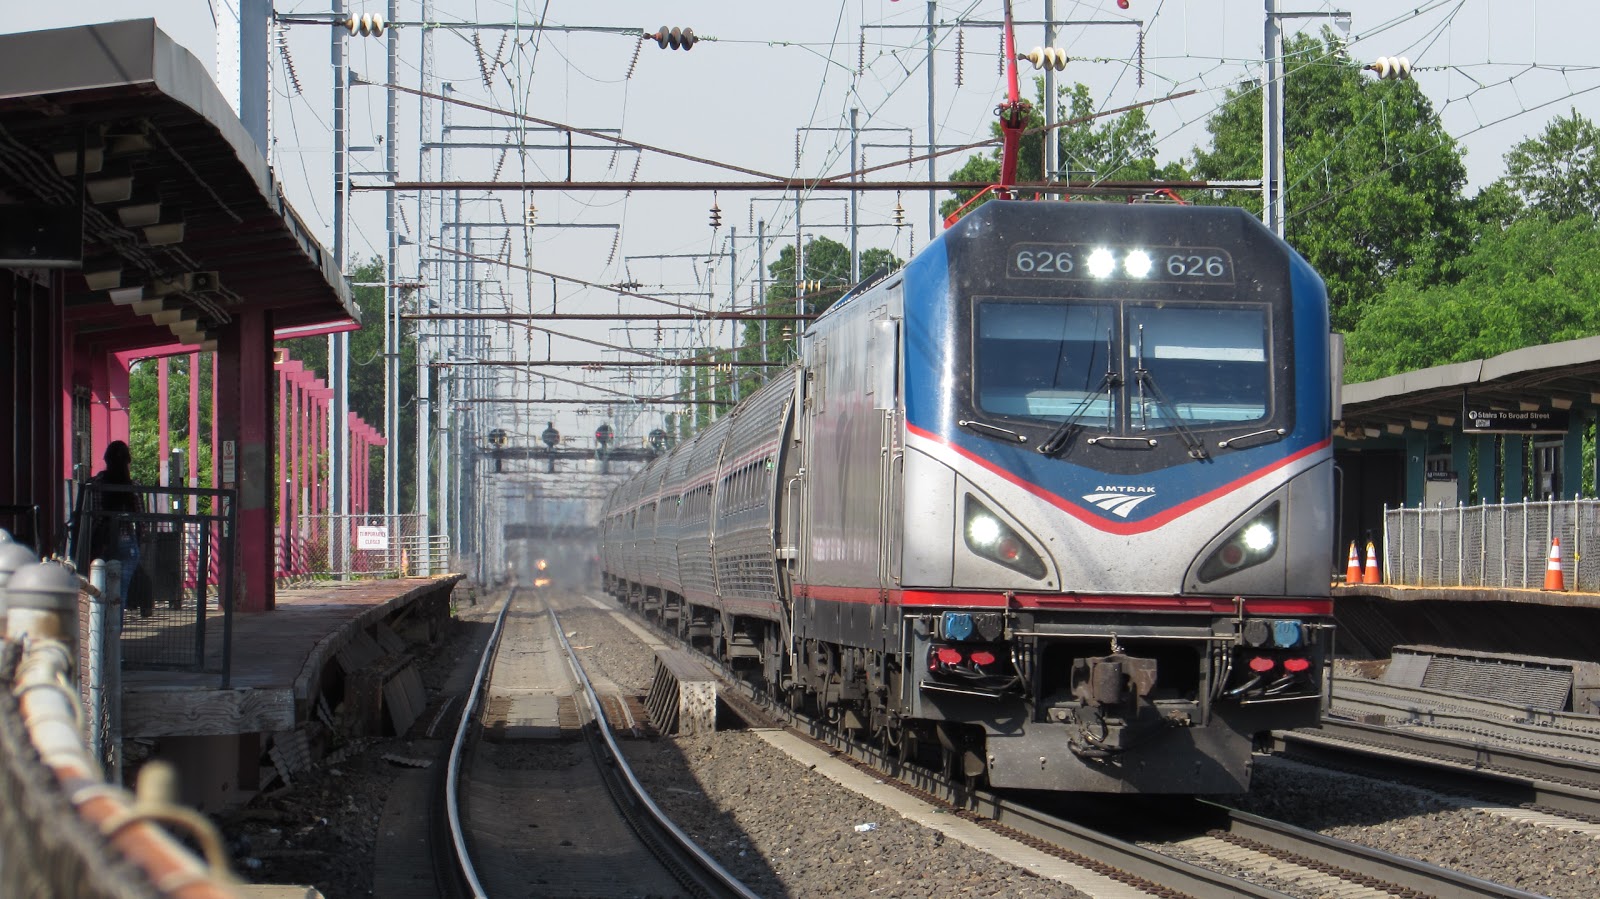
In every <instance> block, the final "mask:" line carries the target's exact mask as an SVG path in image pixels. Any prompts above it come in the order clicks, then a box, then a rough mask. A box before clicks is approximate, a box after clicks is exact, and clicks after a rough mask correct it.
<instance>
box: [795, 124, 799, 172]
mask: <svg viewBox="0 0 1600 899" xmlns="http://www.w3.org/2000/svg"><path fill="white" fill-rule="evenodd" d="M794 167H795V168H799V167H800V132H798V131H796V132H795V133H794Z"/></svg>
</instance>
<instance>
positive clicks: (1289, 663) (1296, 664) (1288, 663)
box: [1283, 659, 1311, 674]
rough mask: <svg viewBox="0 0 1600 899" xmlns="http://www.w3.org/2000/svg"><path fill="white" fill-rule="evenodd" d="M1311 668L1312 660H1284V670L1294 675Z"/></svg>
mask: <svg viewBox="0 0 1600 899" xmlns="http://www.w3.org/2000/svg"><path fill="white" fill-rule="evenodd" d="M1310 667H1311V660H1310V659H1284V660H1283V670H1285V671H1288V672H1291V673H1293V674H1299V673H1300V672H1302V671H1305V670H1306V669H1307V668H1310Z"/></svg>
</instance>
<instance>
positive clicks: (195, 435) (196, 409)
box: [184, 353, 200, 515]
mask: <svg viewBox="0 0 1600 899" xmlns="http://www.w3.org/2000/svg"><path fill="white" fill-rule="evenodd" d="M184 486H186V487H198V486H200V354H199V353H190V354H189V483H187V484H185V485H184ZM199 509H200V498H199V497H197V496H193V495H191V496H190V497H189V514H190V515H194V514H195V513H196V512H198V511H199Z"/></svg>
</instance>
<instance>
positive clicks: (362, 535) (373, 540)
mask: <svg viewBox="0 0 1600 899" xmlns="http://www.w3.org/2000/svg"><path fill="white" fill-rule="evenodd" d="M388 548H389V529H388V528H386V527H369V526H367V525H358V526H357V527H356V549H388Z"/></svg>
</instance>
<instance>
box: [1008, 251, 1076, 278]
mask: <svg viewBox="0 0 1600 899" xmlns="http://www.w3.org/2000/svg"><path fill="white" fill-rule="evenodd" d="M1014 262H1015V264H1016V266H1017V271H1019V272H1037V273H1040V274H1057V273H1059V274H1063V275H1064V274H1067V273H1069V272H1071V271H1072V253H1071V252H1070V251H1068V250H1058V251H1052V250H1018V251H1017V258H1016V259H1015V260H1014Z"/></svg>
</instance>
